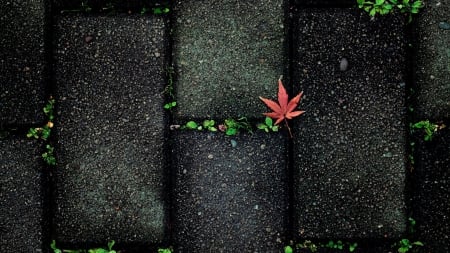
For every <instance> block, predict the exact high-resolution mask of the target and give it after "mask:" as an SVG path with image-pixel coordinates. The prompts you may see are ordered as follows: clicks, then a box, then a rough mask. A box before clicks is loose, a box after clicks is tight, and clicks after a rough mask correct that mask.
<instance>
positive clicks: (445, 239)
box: [412, 122, 450, 253]
mask: <svg viewBox="0 0 450 253" xmlns="http://www.w3.org/2000/svg"><path fill="white" fill-rule="evenodd" d="M448 123H449V122H447V125H448ZM415 143H416V145H415V147H416V148H415V149H416V151H417V152H416V156H415V163H416V166H414V167H415V168H414V170H413V171H412V177H413V178H414V184H413V185H412V189H413V195H412V196H413V207H414V212H413V214H412V215H413V217H414V218H415V219H416V222H417V224H418V226H417V235H416V236H417V239H419V240H420V241H422V242H423V243H424V244H425V246H424V251H423V252H438V253H439V252H442V253H444V252H450V215H449V214H450V201H449V199H450V190H449V189H450V171H449V168H450V156H449V154H450V129H449V128H448V127H447V128H446V129H443V130H440V131H439V132H438V134H437V135H436V136H435V137H434V138H433V140H432V141H431V142H425V141H423V140H422V137H421V138H420V139H419V138H416V139H415Z"/></svg>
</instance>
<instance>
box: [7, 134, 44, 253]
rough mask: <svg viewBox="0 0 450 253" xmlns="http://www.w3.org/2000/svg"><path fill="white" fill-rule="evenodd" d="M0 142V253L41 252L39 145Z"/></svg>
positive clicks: (21, 141) (14, 138)
mask: <svg viewBox="0 0 450 253" xmlns="http://www.w3.org/2000/svg"><path fill="white" fill-rule="evenodd" d="M25 138H26V137H25V136H21V137H17V136H9V137H6V138H5V139H0V173H1V177H0V215H1V218H0V252H2V253H15V252H18V251H20V252H41V251H42V244H43V239H44V236H45V233H46V232H48V231H45V230H44V227H45V226H46V224H43V222H44V221H45V219H44V218H45V217H44V194H43V186H44V185H46V184H45V181H44V179H43V175H42V174H43V172H42V171H43V168H42V167H41V166H40V165H41V161H42V158H41V157H40V151H41V150H40V149H39V142H36V141H34V140H26V139H25Z"/></svg>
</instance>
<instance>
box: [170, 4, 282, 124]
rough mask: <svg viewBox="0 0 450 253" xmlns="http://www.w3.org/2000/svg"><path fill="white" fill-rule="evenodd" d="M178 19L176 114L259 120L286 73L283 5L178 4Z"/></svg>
mask: <svg viewBox="0 0 450 253" xmlns="http://www.w3.org/2000/svg"><path fill="white" fill-rule="evenodd" d="M174 15H176V17H177V18H176V19H175V22H174V45H173V50H174V51H173V56H174V63H175V71H176V75H177V82H176V88H177V94H176V95H177V100H178V105H179V106H178V108H177V112H178V114H177V115H178V116H180V117H187V118H208V117H212V118H217V117H218V118H225V117H238V116H247V117H261V113H262V112H264V109H265V108H264V106H263V105H262V104H261V102H260V101H259V99H258V96H266V97H267V96H269V95H271V94H273V90H274V87H277V86H276V82H277V80H278V78H279V76H280V75H282V74H283V73H284V70H285V69H286V63H287V61H286V56H285V55H286V50H285V28H284V16H285V15H284V1H283V0H267V1H254V0H251V1H240V0H221V1H197V0H179V1H176V3H175V5H174Z"/></svg>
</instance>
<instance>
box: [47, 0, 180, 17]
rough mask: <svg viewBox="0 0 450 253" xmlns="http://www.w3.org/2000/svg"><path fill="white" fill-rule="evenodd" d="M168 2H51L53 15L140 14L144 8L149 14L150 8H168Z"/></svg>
mask: <svg viewBox="0 0 450 253" xmlns="http://www.w3.org/2000/svg"><path fill="white" fill-rule="evenodd" d="M170 2H171V1H170V0H147V1H144V0H127V1H124V0H73V1H60V0H53V4H54V11H55V13H70V12H81V13H93V14H98V13H102V14H113V13H129V14H135V13H141V11H142V10H143V9H144V8H145V9H146V10H147V12H151V11H152V8H156V7H164V6H169V4H170Z"/></svg>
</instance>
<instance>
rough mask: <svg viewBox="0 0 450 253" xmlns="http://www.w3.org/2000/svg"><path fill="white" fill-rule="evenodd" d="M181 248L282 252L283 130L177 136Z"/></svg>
mask: <svg viewBox="0 0 450 253" xmlns="http://www.w3.org/2000/svg"><path fill="white" fill-rule="evenodd" d="M174 144H175V145H174V146H173V147H174V148H175V150H174V157H176V160H175V173H176V175H175V176H176V182H175V196H174V207H175V229H174V231H175V245H177V246H178V249H177V252H279V251H280V250H282V248H283V243H282V242H284V240H285V239H286V232H287V231H286V230H287V229H286V228H287V222H288V220H287V218H288V217H287V216H288V214H287V213H288V212H287V211H288V210H287V208H288V193H287V173H286V170H287V162H286V155H287V154H286V151H287V150H286V143H285V140H284V139H283V138H282V137H281V135H278V136H277V135H273V136H269V135H268V134H261V133H258V134H253V135H247V134H239V136H233V137H225V136H224V134H221V133H219V134H211V133H207V132H197V131H185V132H181V131H180V132H177V133H176V134H175V135H174Z"/></svg>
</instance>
